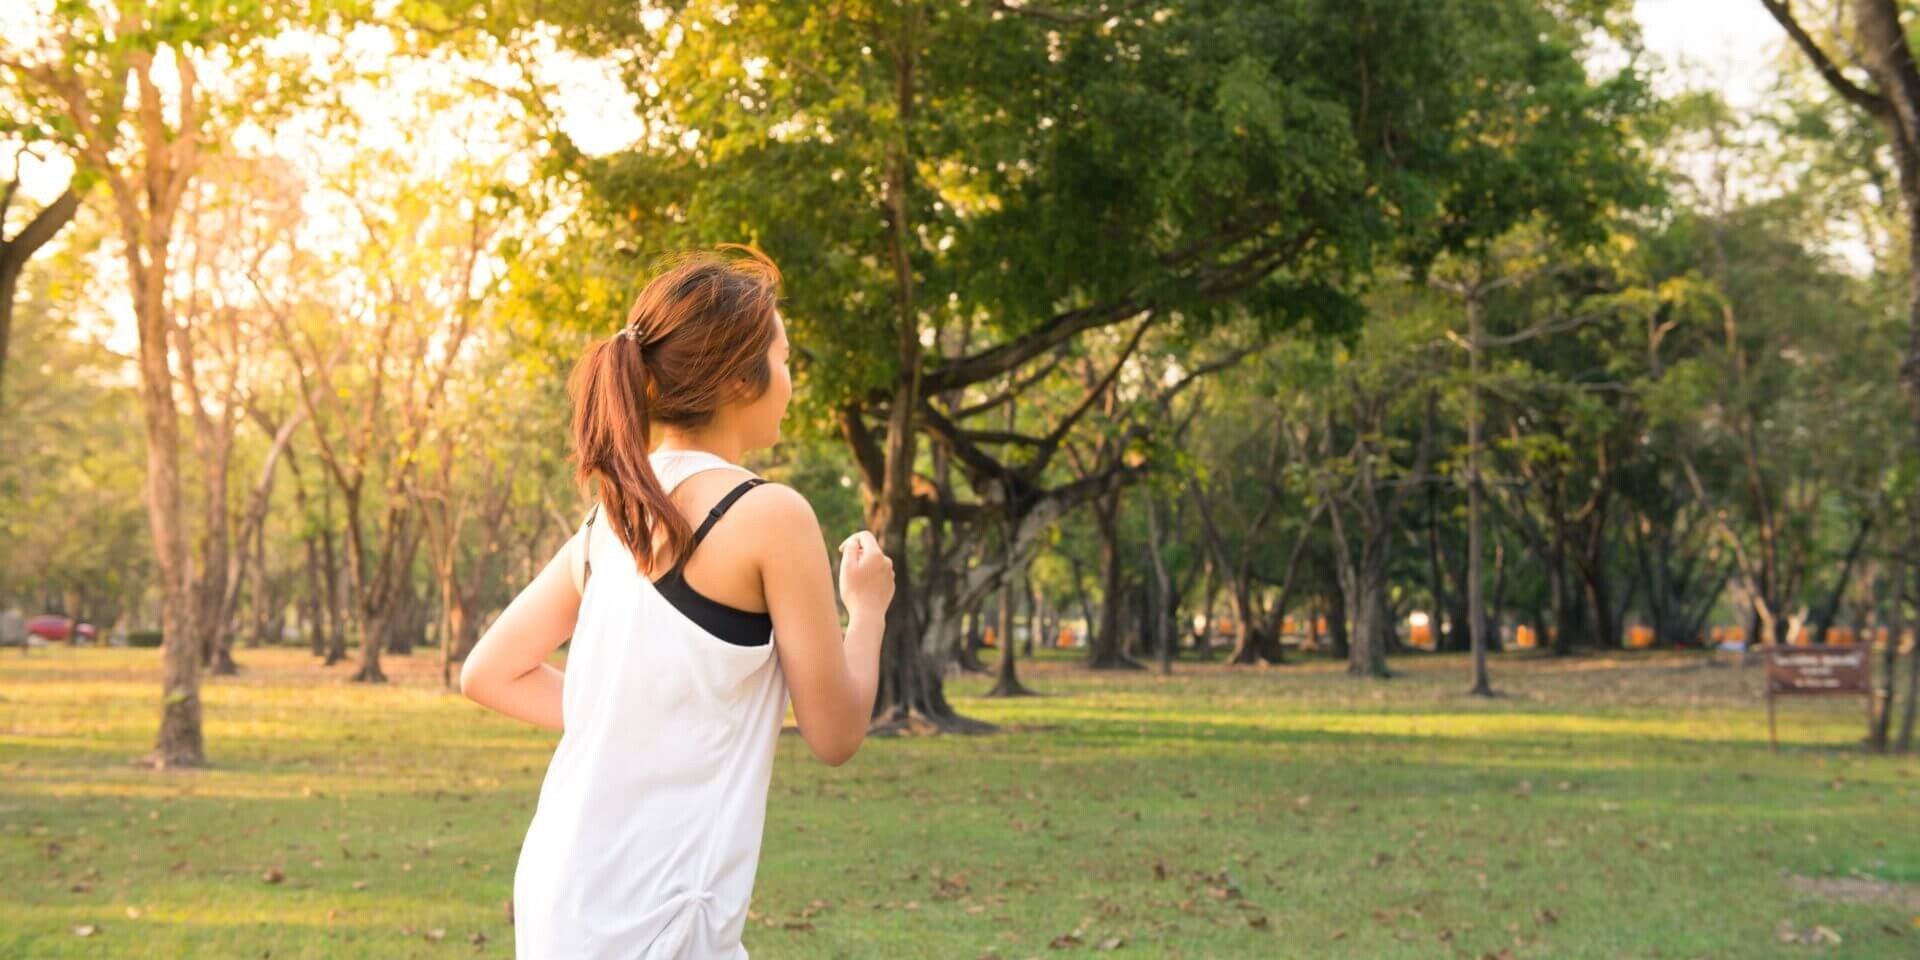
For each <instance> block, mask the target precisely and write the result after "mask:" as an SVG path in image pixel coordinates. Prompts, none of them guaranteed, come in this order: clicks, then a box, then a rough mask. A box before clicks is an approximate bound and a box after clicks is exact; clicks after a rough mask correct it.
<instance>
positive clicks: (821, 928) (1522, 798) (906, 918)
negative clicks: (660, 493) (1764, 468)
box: [0, 648, 1920, 960]
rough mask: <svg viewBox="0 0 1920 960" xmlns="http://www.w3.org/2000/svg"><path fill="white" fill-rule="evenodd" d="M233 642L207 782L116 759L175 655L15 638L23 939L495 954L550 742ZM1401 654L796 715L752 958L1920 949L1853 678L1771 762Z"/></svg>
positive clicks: (1664, 678) (1539, 672)
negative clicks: (1474, 680) (1791, 937)
mask: <svg viewBox="0 0 1920 960" xmlns="http://www.w3.org/2000/svg"><path fill="white" fill-rule="evenodd" d="M994 655H995V654H993V653H992V652H989V657H991V656H994ZM239 658H240V660H241V663H242V664H243V665H244V666H245V668H246V672H245V673H244V674H243V675H242V676H241V677H238V678H225V679H219V680H217V681H215V682H213V683H211V684H210V685H209V686H208V688H207V690H206V694H205V699H206V703H207V740H208V744H209V752H210V754H211V759H212V766H211V767H210V768H208V769H205V770H199V771H191V772H170V773H163V774H156V773H152V772H147V771H144V770H141V769H138V768H136V767H134V766H132V765H131V761H133V760H135V759H136V758H138V757H139V755H140V754H141V753H143V752H144V750H145V748H146V747H147V746H148V744H149V743H150V741H151V739H152V734H153V729H154V724H155V723H156V722H157V718H158V711H159V690H158V687H159V682H158V654H157V651H152V650H132V651H129V650H91V649H85V650H72V649H67V648H52V649H37V650H34V651H33V652H32V655H31V656H28V657H21V656H19V655H18V651H9V652H7V653H5V654H0V825H4V826H3V828H0V876H4V878H5V880H4V886H5V890H6V894H5V895H4V896H3V897H0V957H8V958H11V957H34V958H40V957H50V958H61V957H249V958H257V957H273V958H299V957H312V958H328V960H335V958H357V957H366V958H375V957H378V958H390V957H436V956H493V957H510V956H511V955H512V952H513V930H512V927H511V926H510V925H509V923H508V920H507V915H506V910H505V901H506V900H507V898H508V896H509V894H510V893H511V888H512V877H513V868H514V863H515V858H516V856H517V854H518V850H519V844H520V840H521V838H522V836H523V833H524V831H525V828H526V825H527V821H528V818H529V817H530V816H531V815H532V810H533V803H534V798H535V796H536V791H537V790H538V787H539V783H540V777H541V774H542V773H543V771H544V769H545V766H546V763H547V760H548V758H549V756H550V755H551V753H552V749H553V745H554V742H555V740H556V737H555V735H552V734H548V733H545V732H542V731H539V730H536V729H534V728H532V727H528V726H522V725H518V724H516V723H514V722H512V721H509V720H507V719H505V718H502V717H499V716H497V715H493V714H489V713H486V712H485V711H483V710H482V709H481V708H479V707H478V706H476V705H475V704H473V703H471V702H469V701H467V700H465V699H463V698H461V697H459V696H458V695H455V694H449V693H445V692H442V691H440V690H439V689H436V686H435V679H434V675H435V673H436V670H435V665H434V664H433V663H432V662H431V661H433V659H434V655H433V653H432V652H431V651H428V652H426V653H425V654H424V655H422V656H420V657H418V658H389V661H388V662H389V666H388V669H389V671H390V672H392V673H394V674H395V675H396V678H397V679H396V682H395V683H393V684H391V685H387V686H379V687H366V686H356V685H353V684H348V683H344V682H343V677H344V675H345V674H346V673H347V670H346V669H344V668H335V669H334V670H333V671H331V672H329V671H325V670H323V669H321V668H319V667H317V666H315V665H313V663H312V661H310V660H309V658H308V657H306V656H305V654H304V653H301V652H299V651H292V650H242V651H240V652H239ZM410 659H411V660H414V661H417V662H409V661H410ZM1394 666H1395V668H1396V669H1400V670H1403V671H1406V673H1405V675H1403V676H1401V677H1399V678H1397V679H1395V680H1392V681H1388V682H1385V683H1379V682H1367V681H1357V680H1353V679H1350V678H1348V677H1346V676H1345V675H1344V673H1343V672H1341V670H1340V667H1339V666H1338V665H1336V664H1331V663H1327V662H1324V661H1315V662H1311V663H1301V664H1296V665H1292V666H1287V667H1280V668H1268V669H1249V670H1239V671H1229V670H1226V669H1224V668H1222V667H1220V666H1217V665H1200V664H1191V663H1181V664H1177V665H1176V673H1175V675H1174V676H1173V677H1171V678H1162V677H1159V676H1157V675H1154V674H1152V673H1144V674H1141V673H1136V674H1123V675H1116V674H1092V673H1089V672H1087V671H1085V670H1083V669H1081V668H1079V667H1078V665H1077V664H1076V663H1075V662H1074V661H1073V660H1071V659H1065V658H1061V657H1058V656H1051V655H1050V656H1049V657H1047V658H1044V659H1043V660H1042V661H1041V662H1039V663H1033V664H1029V665H1027V669H1025V670H1024V671H1023V676H1024V677H1025V679H1026V680H1027V682H1028V683H1029V684H1030V685H1032V686H1034V687H1037V688H1039V689H1041V690H1043V691H1045V692H1046V693H1047V694H1049V695H1048V696H1046V697H1043V698H1039V699H1031V700H1015V701H999V700H986V699H981V698H980V697H979V694H980V693H982V692H983V691H984V690H985V689H986V687H987V686H988V678H980V677H967V678H963V679H959V680H956V681H953V682H951V683H950V685H949V692H950V693H951V694H952V695H953V698H954V701H955V703H956V704H957V705H958V707H959V708H960V709H961V710H962V711H963V712H965V713H967V714H969V715H972V716H976V717H980V718H983V719H987V720H991V721H994V722H996V723H999V724H1002V725H1003V727H1004V729H1003V732H1001V733H999V734H995V735H991V736H984V737H945V736H919V737H901V738H893V739H873V740H869V741H868V742H867V743H866V745H865V746H863V747H862V748H861V751H860V754H859V755H858V756H857V757H856V758H855V759H854V760H853V761H852V762H850V763H848V764H847V765H846V766H843V767H840V768H838V769H834V768H828V767H824V766H821V765H819V764H817V763H815V762H813V761H812V760H811V758H810V757H809V756H808V755H807V753H806V748H805V746H804V744H802V743H801V742H800V740H799V739H798V738H797V737H794V736H787V737H783V738H782V739H781V743H780V747H779V755H778V760H777V766H776V769H775V772H774V783H773V788H772V791H771V794H770V795H769V798H768V827H767V833H766V840H765V846H764V849H763V853H762V858H761V866H760V874H759V881H758V885H757V887H756V889H755V898H754V907H753V916H752V921H751V922H750V924H749V926H748V931H747V935H746V943H747V947H748V949H749V950H750V951H751V952H752V954H753V956H754V957H755V958H756V960H780V958H788V957H793V958H816V957H818V958H827V957H853V958H865V957H886V958H908V957H933V958H948V957H960V958H978V957H989V956H992V957H1001V958H1009V960H1011V958H1023V957H1053V956H1059V955H1066V954H1076V953H1083V952H1084V953H1098V952H1100V951H1099V949H1098V948H1099V946H1100V945H1101V944H1102V942H1111V940H1112V939H1113V938H1121V939H1122V940H1123V944H1124V946H1123V947H1122V949H1123V950H1124V953H1122V954H1120V955H1121V956H1145V957H1315V958H1319V957H1455V956H1457V957H1469V958H1479V957H1484V956H1489V955H1491V956H1495V957H1501V956H1512V957H1536V958H1545V957H1554V958H1560V957H1608V958H1612V957H1648V958H1651V957H1674V958H1689V957H1716V958H1719V957H1726V958H1751V957H1802V956H1808V955H1824V956H1833V957H1849V958H1851V957H1889V958H1892V957H1900V958H1912V957H1915V956H1920V758H1914V757H1905V758H1897V757H1875V756H1870V755H1867V754H1864V753H1862V752H1861V750H1860V748H1859V745H1858V740H1859V738H1860V735H1861V733H1862V731H1863V728H1864V720H1863V712H1864V711H1863V709H1862V706H1861V704H1860V703H1859V701H1857V700H1848V701H1830V700H1796V701H1790V702H1787V703H1785V704H1784V706H1783V707H1782V710H1781V715H1780V720H1781V727H1780V735H1781V740H1782V744H1781V750H1780V752H1779V753H1778V754H1773V753H1770V752H1769V750H1768V748H1767V731H1766V714H1765V710H1764V708H1763V706H1762V701H1761V700H1760V697H1759V690H1760V682H1761V674H1760V671H1759V669H1758V668H1753V669H1745V670H1743V669H1739V668H1731V667H1705V666H1702V662H1701V660H1700V659H1699V658H1698V657H1696V656H1691V655H1679V654H1668V653H1659V654H1635V655H1622V656H1613V657H1593V658H1576V659H1572V660H1569V661H1565V662H1558V663H1556V662H1551V661H1541V660H1523V659H1518V658H1513V659H1508V658H1496V659H1495V661H1494V677H1495V682H1496V686H1498V687H1500V688H1501V689H1502V690H1503V691H1504V692H1506V693H1508V694H1510V695H1509V696H1507V697H1503V698H1501V699H1498V700H1494V701H1483V700H1476V699H1472V698H1468V697H1466V696H1463V695H1462V694H1461V693H1460V691H1461V690H1463V689H1464V688H1465V686H1466V677H1465V666H1466V664H1465V661H1464V659H1462V658H1459V657H1454V656H1442V657H1433V656H1420V657H1408V658H1398V659H1396V660H1395V662H1394ZM270 870H277V871H279V872H280V874H281V875H282V876H283V878H284V879H282V880H281V881H280V882H277V883H269V882H266V881H265V880H264V879H263V877H264V876H266V875H267V873H268V871H270ZM1796 875H1797V876H1800V877H1811V878H1826V879H1827V880H1828V881H1829V882H1835V881H1838V880H1845V879H1851V880H1853V881H1856V882H1855V887H1856V888H1858V889H1861V890H1865V891H1867V892H1868V894H1870V896H1855V897H1850V898H1840V897H1836V896H1833V895H1826V894H1816V893H1813V892H1810V891H1808V890H1807V889H1805V888H1804V887H1803V886H1800V885H1798V884H1797V883H1796V881H1795V880H1794V877H1795V876H1796ZM1800 883H1804V881H1801V882H1800ZM1783 923H1784V924H1786V925H1788V926H1789V927H1790V928H1791V930H1792V932H1796V933H1803V934H1804V933H1806V932H1808V931H1811V930H1813V929H1814V928H1815V927H1825V928H1828V930H1830V931H1831V932H1832V933H1833V934H1835V935H1837V936H1838V937H1839V938H1840V943H1838V944H1837V945H1835V944H1827V945H1821V944H1807V943H1788V942H1784V941H1783V940H1782V939H1781V937H1780V932H1781V929H1782V927H1781V925H1782V924H1783ZM88 926H91V927H93V928H95V932H94V933H93V934H92V935H90V936H80V935H78V934H76V933H75V932H73V930H74V928H76V927H88ZM436 932H438V934H437V936H438V939H433V937H435V936H436Z"/></svg>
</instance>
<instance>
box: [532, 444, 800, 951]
mask: <svg viewBox="0 0 1920 960" xmlns="http://www.w3.org/2000/svg"><path fill="white" fill-rule="evenodd" d="M651 459H652V462H653V469H654V473H655V475H656V476H658V477H659V478H660V482H661V485H662V486H663V487H665V488H666V489H667V490H668V491H671V490H672V489H673V488H674V487H675V486H676V485H678V484H679V482H680V481H681V480H684V479H686V478H687V477H688V476H689V475H691V474H693V473H697V472H700V471H703V470H710V469H713V468H716V467H728V468H732V469H735V470H739V469H740V468H738V467H735V466H734V465H733V464H731V463H728V462H727V461H726V460H725V459H724V458H722V457H720V456H718V455H716V454H712V453H707V452H706V451H698V450H690V451H678V450H676V451H663V452H659V453H655V454H653V455H652V458H651ZM597 526H599V527H601V529H600V530H598V531H595V532H596V534H597V535H596V536H592V537H590V538H589V542H588V559H589V560H590V561H591V563H592V576H590V577H589V578H588V579H587V584H586V587H585V589H584V590H583V592H582V594H581V597H580V614H579V618H578V621H577V623H576V625H575V627H574V632H573V638H572V641H571V644H570V646H569V648H568V653H567V662H566V675H565V681H564V684H563V693H562V695H561V715H562V717H563V719H564V721H565V724H566V727H565V732H564V733H562V734H561V737H560V743H559V745H558V747H556V748H555V750H554V754H553V761H552V763H551V764H550V765H549V766H548V767H547V775H546V780H545V781H544V782H543V783H542V784H541V787H540V800H539V803H538V805H537V806H536V808H535V810H534V814H533V821H532V823H531V824H529V826H528V827H527V836H526V841H525V843H524V844H523V845H522V847H521V849H520V862H519V865H518V867H517V868H516V869H515V871H514V876H513V913H514V956H515V958H516V960H600V958H604V960H615V958H618V960H639V958H657V960H665V958H701V960H706V958H725V960H745V958H746V956H747V951H746V948H745V947H743V946H741V943H740V935H741V931H742V930H743V929H744V928H745V926H746V922H747V902H748V900H749V898H750V897H751V896H752V893H753V880H754V872H755V869H756V868H757V867H758V865H759V860H760V835H761V830H762V828H763V827H764V825H765V823H766V809H767V784H768V782H769V780H770V778H771V775H772V771H773V752H774V745H775V743H776V742H777V740H778V737H779V735H780V724H781V721H782V720H783V719H784V717H785V716H786V711H787V685H786V682H785V679H784V678H783V677H782V675H781V673H780V660H779V658H778V657H777V656H775V655H774V648H773V643H772V642H771V640H769V642H767V643H765V644H760V645H757V646H742V645H739V644H734V643H728V642H726V641H724V640H721V639H719V638H718V637H716V636H714V635H713V634H712V633H709V632H707V631H706V630H704V629H703V628H701V627H700V626H699V625H698V624H696V623H695V622H694V621H693V620H691V619H689V618H688V617H687V615H686V614H684V613H682V612H680V610H679V609H678V608H676V607H675V606H673V605H672V604H671V603H669V602H668V601H667V599H666V597H664V596H662V595H661V594H660V593H659V591H658V589H657V588H656V587H655V586H654V585H653V583H652V582H651V581H649V580H648V579H647V578H646V577H644V576H642V575H641V574H640V571H639V570H637V569H635V564H634V558H633V555H632V554H631V553H630V552H629V551H628V550H627V548H626V546H625V545H624V544H622V543H621V542H620V538H619V537H617V536H614V535H613V532H612V530H611V528H608V527H607V526H606V525H605V524H597ZM689 555H691V554H689ZM657 575H658V574H656V576H657Z"/></svg>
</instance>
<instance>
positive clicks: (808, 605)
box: [756, 484, 893, 766]
mask: <svg viewBox="0 0 1920 960" xmlns="http://www.w3.org/2000/svg"><path fill="white" fill-rule="evenodd" d="M767 486H768V487H770V488H772V489H773V490H775V491H778V493H770V494H763V496H765V497H766V499H765V500H763V501H761V502H760V503H759V504H758V505H757V506H758V508H759V509H758V510H757V511H756V512H757V513H759V514H760V515H761V516H760V519H761V520H762V521H763V522H764V524H765V527H764V529H765V531H766V536H764V537H761V538H760V541H759V542H760V543H761V544H762V547H761V551H762V552H761V555H760V557H759V561H760V582H761V586H762V588H763V589H764V590H765V592H766V596H767V611H768V613H769V614H771V615H772V617H773V639H774V645H775V653H776V654H777V655H778V656H779V657H780V670H781V673H782V674H784V675H785V677H786V681H787V691H788V694H789V695H790V696H791V697H792V699H793V716H794V720H795V721H797V722H798V723H799V725H800V736H801V739H803V740H805V741H806V742H807V747H808V749H810V750H812V751H813V755H814V756H815V757H818V758H819V759H820V760H821V761H822V762H823V763H826V764H828V765H830V766H839V765H840V764H842V763H845V762H847V760H848V758H850V757H852V756H853V754H854V751H856V750H858V749H860V743H861V741H862V740H865V739H866V736H867V727H868V725H869V724H870V722H871V720H872V717H873V699H874V696H875V694H876V692H877V691H878V690H879V686H880V637H881V635H882V634H883V633H884V632H885V630H886V626H887V619H886V617H887V604H888V603H889V602H890V601H891V600H892V599H893V561H892V560H890V559H888V557H887V555H886V554H884V553H882V552H881V551H880V544H879V542H878V541H877V540H875V539H874V536H873V534H871V533H868V532H867V531H865V530H862V531H860V532H858V533H855V534H854V535H853V536H851V537H848V538H847V539H846V540H844V541H842V542H841V544H840V587H841V593H842V595H843V596H842V599H843V601H844V602H845V604H846V607H847V626H846V630H845V632H844V634H843V633H842V631H841V628H840V615H839V612H838V611H836V610H835V609H834V602H833V597H834V594H833V572H832V570H831V569H830V568H829V566H828V560H827V549H826V547H827V545H826V539H825V537H824V536H823V535H822V534H821V532H820V522H819V520H818V518H816V517H815V516H814V513H813V507H812V505H811V504H808V503H807V501H806V498H805V497H802V496H801V495H800V494H799V492H798V491H795V490H794V489H793V488H791V487H787V486H784V485H781V484H767Z"/></svg>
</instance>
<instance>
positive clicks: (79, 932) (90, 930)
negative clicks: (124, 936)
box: [72, 923, 100, 937]
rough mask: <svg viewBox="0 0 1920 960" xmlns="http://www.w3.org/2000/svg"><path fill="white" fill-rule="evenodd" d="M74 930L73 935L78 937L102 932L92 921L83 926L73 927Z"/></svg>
mask: <svg viewBox="0 0 1920 960" xmlns="http://www.w3.org/2000/svg"><path fill="white" fill-rule="evenodd" d="M72 930H73V935H74V936H76V937H91V936H93V935H94V934H96V933H99V932H100V928H99V927H96V926H94V925H93V924H91V923H89V924H85V925H83V926H78V927H73V928H72Z"/></svg>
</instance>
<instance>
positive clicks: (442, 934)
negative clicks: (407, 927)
mask: <svg viewBox="0 0 1920 960" xmlns="http://www.w3.org/2000/svg"><path fill="white" fill-rule="evenodd" d="M426 938H427V942H428V943H439V942H440V941H442V940H445V939H446V938H447V930H446V928H445V927H434V928H433V929H432V930H428V931H427V932H426Z"/></svg>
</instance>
